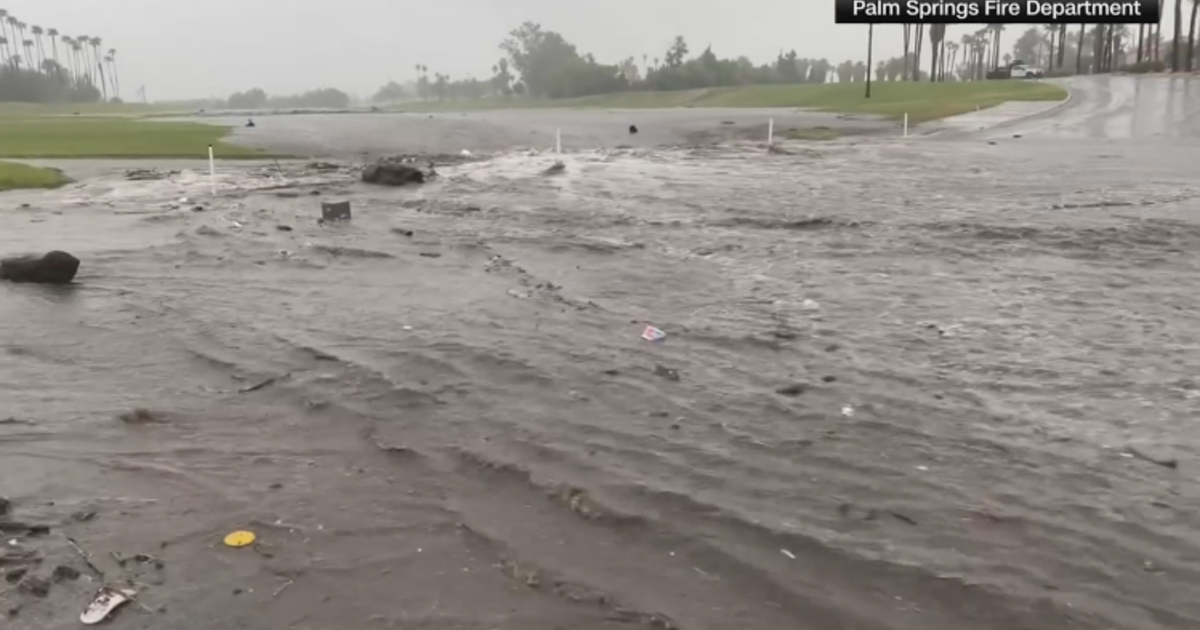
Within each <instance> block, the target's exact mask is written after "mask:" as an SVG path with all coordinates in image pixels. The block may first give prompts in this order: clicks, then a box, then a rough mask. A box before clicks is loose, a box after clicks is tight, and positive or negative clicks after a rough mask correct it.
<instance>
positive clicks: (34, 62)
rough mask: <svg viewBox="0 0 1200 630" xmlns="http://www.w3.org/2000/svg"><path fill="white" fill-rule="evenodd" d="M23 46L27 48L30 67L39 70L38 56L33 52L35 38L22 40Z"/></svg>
mask: <svg viewBox="0 0 1200 630" xmlns="http://www.w3.org/2000/svg"><path fill="white" fill-rule="evenodd" d="M21 48H23V49H24V50H25V60H26V61H28V62H29V69H30V70H33V71H34V72H37V69H38V63H37V57H36V56H35V55H34V54H33V40H32V39H26V40H23V41H22V42H21Z"/></svg>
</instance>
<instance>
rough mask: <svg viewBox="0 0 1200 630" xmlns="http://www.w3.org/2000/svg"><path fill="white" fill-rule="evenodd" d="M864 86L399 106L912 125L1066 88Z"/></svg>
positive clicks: (1053, 97)
mask: <svg viewBox="0 0 1200 630" xmlns="http://www.w3.org/2000/svg"><path fill="white" fill-rule="evenodd" d="M865 87H866V86H864V85H863V84H861V83H825V84H821V85H751V86H745V87H736V88H712V89H702V90H685V91H679V92H622V93H617V94H601V95H597V96H586V97H582V98H569V99H520V98H512V99H498V98H497V99H483V100H475V101H442V102H437V101H416V102H412V103H404V104H403V105H397V106H396V107H395V108H394V109H396V110H399V111H411V112H425V111H462V110H479V109H522V108H539V107H540V108H545V107H567V108H604V109H644V108H664V107H796V108H810V109H815V110H820V111H828V112H839V113H847V114H849V113H861V114H878V115H881V116H886V117H888V118H893V119H900V118H902V117H903V116H904V114H905V113H907V114H908V118H909V122H912V123H918V122H924V121H928V120H936V119H938V118H945V117H947V116H954V115H956V114H962V113H966V112H972V111H975V110H976V109H977V108H985V107H993V106H995V105H999V104H1000V103H1004V102H1007V101H1060V100H1063V99H1065V98H1066V97H1067V92H1066V90H1064V89H1062V88H1061V87H1058V86H1057V85H1052V84H1049V83H1042V82H1038V81H1018V80H1014V81H965V82H950V83H915V82H911V81H897V82H877V83H873V84H872V85H871V92H872V94H871V98H869V99H868V98H864V96H863V93H864V89H865Z"/></svg>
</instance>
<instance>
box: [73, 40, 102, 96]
mask: <svg viewBox="0 0 1200 630" xmlns="http://www.w3.org/2000/svg"><path fill="white" fill-rule="evenodd" d="M91 39H92V38H91V36H89V35H76V36H75V45H74V46H73V47H72V48H73V49H74V51H75V54H77V55H78V56H79V74H82V75H83V76H85V77H87V80H88V81H89V82H91V84H92V85H93V86H94V85H96V76H95V71H96V66H95V65H93V64H92V60H91V59H88V49H87V46H88V42H89V41H91Z"/></svg>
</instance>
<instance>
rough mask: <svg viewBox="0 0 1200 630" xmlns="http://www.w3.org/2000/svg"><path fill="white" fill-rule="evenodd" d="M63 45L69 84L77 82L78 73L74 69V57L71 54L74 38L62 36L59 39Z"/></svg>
mask: <svg viewBox="0 0 1200 630" xmlns="http://www.w3.org/2000/svg"><path fill="white" fill-rule="evenodd" d="M59 39H61V40H62V43H63V51H64V53H65V54H66V56H67V66H68V70H70V73H71V82H72V83H78V82H79V72H78V71H76V69H75V56H74V55H72V54H71V52H72V49H71V46H72V45H73V44H74V43H75V38H74V37H71V36H70V35H62V36H60V37H59Z"/></svg>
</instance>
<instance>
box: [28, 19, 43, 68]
mask: <svg viewBox="0 0 1200 630" xmlns="http://www.w3.org/2000/svg"><path fill="white" fill-rule="evenodd" d="M29 32H30V33H32V34H33V41H34V43H35V44H36V45H37V53H38V67H39V68H41V67H42V63H43V62H45V61H46V49H45V48H42V34H44V33H45V32H46V31H44V30H42V27H40V26H34V27H31V28H30V29H29Z"/></svg>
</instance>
